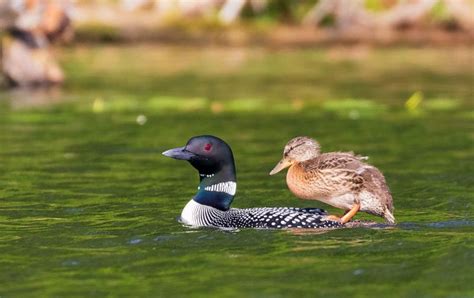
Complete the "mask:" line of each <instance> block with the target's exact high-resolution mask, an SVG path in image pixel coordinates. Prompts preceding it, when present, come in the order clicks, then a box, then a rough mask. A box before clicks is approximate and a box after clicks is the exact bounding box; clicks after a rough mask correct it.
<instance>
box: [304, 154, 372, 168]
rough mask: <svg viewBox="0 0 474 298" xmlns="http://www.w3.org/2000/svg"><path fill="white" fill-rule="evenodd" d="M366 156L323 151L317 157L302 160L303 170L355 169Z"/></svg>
mask: <svg viewBox="0 0 474 298" xmlns="http://www.w3.org/2000/svg"><path fill="white" fill-rule="evenodd" d="M366 159H367V157H364V156H359V155H354V153H352V152H331V153H323V154H321V155H320V156H318V157H317V158H314V159H312V160H309V161H307V162H303V163H302V166H303V168H304V169H305V170H307V171H311V170H324V169H348V170H356V169H357V168H359V167H361V166H362V165H363V164H364V163H363V162H362V160H366Z"/></svg>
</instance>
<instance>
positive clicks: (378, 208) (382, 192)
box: [270, 137, 395, 224]
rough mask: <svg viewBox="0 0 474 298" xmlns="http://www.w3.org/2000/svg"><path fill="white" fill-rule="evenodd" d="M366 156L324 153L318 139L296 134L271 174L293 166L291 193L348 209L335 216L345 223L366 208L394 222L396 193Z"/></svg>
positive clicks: (290, 171) (290, 177) (289, 182)
mask: <svg viewBox="0 0 474 298" xmlns="http://www.w3.org/2000/svg"><path fill="white" fill-rule="evenodd" d="M366 159H367V157H363V156H357V155H354V154H353V153H352V152H329V153H321V152H320V146H319V144H318V142H316V141H315V140H313V139H311V138H308V137H296V138H294V139H292V140H291V141H289V142H288V144H286V146H285V149H284V151H283V159H282V160H281V161H280V162H279V163H278V164H277V165H276V166H275V168H274V169H273V170H272V171H271V172H270V175H274V174H276V173H278V172H280V171H281V170H283V169H285V168H287V167H289V170H288V174H287V175H286V183H287V184H288V188H289V189H290V190H291V192H293V193H294V194H295V195H296V196H297V197H299V198H301V199H307V200H319V201H322V202H324V203H326V204H329V205H331V206H334V207H336V208H340V209H344V210H347V212H346V214H345V215H344V216H343V217H341V218H338V217H336V216H331V217H333V218H334V217H336V218H337V219H339V220H340V222H341V223H347V222H348V221H350V220H351V219H352V217H353V216H354V215H355V214H356V213H357V212H358V211H364V212H367V213H370V214H373V215H377V216H381V217H383V218H385V220H386V221H387V222H388V223H390V224H394V223H395V217H394V216H393V202H392V195H391V194H390V190H389V189H388V187H387V183H386V182H385V178H384V176H383V174H382V173H381V172H380V171H379V170H378V169H377V168H375V167H373V166H371V165H369V164H367V163H365V162H363V160H366Z"/></svg>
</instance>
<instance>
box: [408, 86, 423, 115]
mask: <svg viewBox="0 0 474 298" xmlns="http://www.w3.org/2000/svg"><path fill="white" fill-rule="evenodd" d="M422 102H423V93H422V92H421V91H416V92H415V93H413V94H412V96H410V98H408V99H407V101H406V102H405V108H406V109H407V110H408V111H409V112H416V111H417V110H418V108H419V106H420V104H421V103H422Z"/></svg>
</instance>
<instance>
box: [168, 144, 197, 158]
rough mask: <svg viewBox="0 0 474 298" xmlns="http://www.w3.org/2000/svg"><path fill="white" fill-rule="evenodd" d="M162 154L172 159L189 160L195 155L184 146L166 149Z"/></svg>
mask: <svg viewBox="0 0 474 298" xmlns="http://www.w3.org/2000/svg"><path fill="white" fill-rule="evenodd" d="M162 154H163V155H164V156H168V157H171V158H174V159H181V160H190V159H191V158H193V157H195V156H196V154H194V153H192V152H190V151H188V150H186V147H178V148H173V149H170V150H166V151H165V152H163V153H162Z"/></svg>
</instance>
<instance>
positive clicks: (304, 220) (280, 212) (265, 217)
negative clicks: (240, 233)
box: [224, 207, 341, 229]
mask: <svg viewBox="0 0 474 298" xmlns="http://www.w3.org/2000/svg"><path fill="white" fill-rule="evenodd" d="M306 209H307V210H306ZM316 210H318V211H319V210H320V209H317V208H291V207H280V208H271V207H267V208H248V209H237V208H232V209H230V210H229V211H227V212H225V217H226V218H225V220H224V221H225V222H227V223H231V226H232V227H237V228H271V229H285V228H311V229H315V228H337V227H340V226H341V224H340V223H339V222H337V221H333V220H329V219H326V216H325V215H321V214H318V213H315V212H318V211H316Z"/></svg>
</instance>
